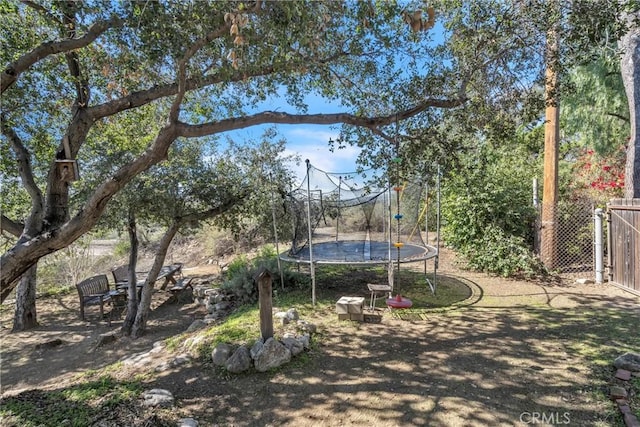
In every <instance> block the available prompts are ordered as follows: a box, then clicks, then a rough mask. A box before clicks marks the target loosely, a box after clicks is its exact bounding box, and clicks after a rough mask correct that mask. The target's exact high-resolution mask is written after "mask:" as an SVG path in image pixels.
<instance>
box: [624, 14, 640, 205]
mask: <svg viewBox="0 0 640 427" xmlns="http://www.w3.org/2000/svg"><path fill="white" fill-rule="evenodd" d="M624 18H625V19H626V21H627V23H628V24H629V31H628V32H627V33H626V34H625V35H624V36H623V37H622V39H621V40H620V45H621V47H622V52H623V54H622V57H621V61H620V72H621V74H622V82H623V83H624V88H625V91H626V93H627V100H628V102H629V118H630V124H631V136H630V138H629V145H628V147H627V162H626V165H625V183H624V196H625V198H627V199H634V198H640V132H638V129H637V127H638V124H640V27H639V26H638V24H637V22H638V19H640V11H635V12H634V13H629V14H627V15H626V16H625V17H624Z"/></svg>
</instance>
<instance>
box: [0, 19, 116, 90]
mask: <svg viewBox="0 0 640 427" xmlns="http://www.w3.org/2000/svg"><path fill="white" fill-rule="evenodd" d="M120 25H122V21H121V20H120V18H117V17H115V18H113V19H110V20H108V21H98V22H96V23H94V24H93V25H91V27H89V30H88V31H87V33H86V34H85V35H84V36H82V37H80V38H77V39H70V40H59V41H51V42H45V43H42V44H41V45H39V46H38V47H36V48H35V49H33V50H32V51H30V52H28V53H26V54H24V55H22V56H21V57H20V58H18V59H17V60H16V61H14V62H12V63H10V64H9V65H7V67H6V68H5V69H4V70H3V71H2V74H0V94H2V93H4V91H5V90H7V89H8V88H9V87H10V86H11V85H12V84H13V83H14V82H15V81H16V80H17V79H18V77H19V76H20V74H22V73H23V72H25V71H26V70H28V69H29V68H30V67H31V66H32V65H33V64H35V63H36V62H38V61H40V60H42V59H43V58H46V57H47V56H50V55H55V54H58V53H63V52H70V51H72V50H75V49H80V48H83V47H85V46H87V45H89V44H90V43H91V42H93V41H94V40H95V39H97V38H98V36H100V35H101V34H102V33H104V32H105V31H107V30H108V29H110V28H116V27H118V26H120Z"/></svg>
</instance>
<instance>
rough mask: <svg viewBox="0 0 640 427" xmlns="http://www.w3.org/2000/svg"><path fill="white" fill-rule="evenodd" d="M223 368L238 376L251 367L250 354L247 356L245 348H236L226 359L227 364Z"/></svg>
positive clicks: (242, 346) (247, 352)
mask: <svg viewBox="0 0 640 427" xmlns="http://www.w3.org/2000/svg"><path fill="white" fill-rule="evenodd" d="M224 366H225V368H227V371H229V372H231V373H232V374H239V373H240V372H244V371H246V370H247V369H249V368H250V367H251V354H249V349H248V348H247V346H245V345H241V346H240V347H238V349H237V350H236V351H234V352H233V354H232V355H231V357H230V358H229V359H227V363H226V364H225V365H224Z"/></svg>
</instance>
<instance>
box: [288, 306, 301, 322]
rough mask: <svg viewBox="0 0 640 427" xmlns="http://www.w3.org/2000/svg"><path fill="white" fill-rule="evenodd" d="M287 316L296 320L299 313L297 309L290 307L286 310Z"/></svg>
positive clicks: (298, 317)
mask: <svg viewBox="0 0 640 427" xmlns="http://www.w3.org/2000/svg"><path fill="white" fill-rule="evenodd" d="M287 317H288V318H289V320H298V319H300V315H299V314H298V310H296V309H295V308H290V309H289V310H287Z"/></svg>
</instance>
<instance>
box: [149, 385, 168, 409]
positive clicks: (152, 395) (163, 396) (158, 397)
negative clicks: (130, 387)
mask: <svg viewBox="0 0 640 427" xmlns="http://www.w3.org/2000/svg"><path fill="white" fill-rule="evenodd" d="M142 398H143V399H144V405H145V406H162V407H168V406H173V394H171V392H170V391H169V390H165V389H162V388H154V389H152V390H148V391H145V392H144V393H143V394H142Z"/></svg>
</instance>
